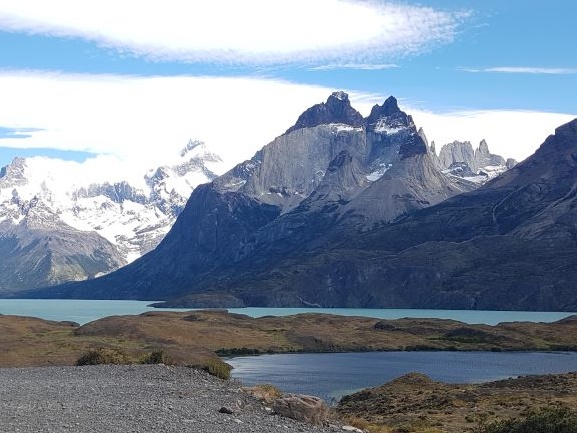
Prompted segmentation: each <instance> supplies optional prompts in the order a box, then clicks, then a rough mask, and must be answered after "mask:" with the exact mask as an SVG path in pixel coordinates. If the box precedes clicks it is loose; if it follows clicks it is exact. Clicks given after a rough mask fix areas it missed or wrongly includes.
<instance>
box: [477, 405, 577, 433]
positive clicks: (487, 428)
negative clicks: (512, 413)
mask: <svg viewBox="0 0 577 433" xmlns="http://www.w3.org/2000/svg"><path fill="white" fill-rule="evenodd" d="M474 432H475V433H575V432H577V411H575V410H571V409H568V408H547V409H542V410H540V411H537V412H532V413H530V414H528V415H527V416H526V417H525V418H522V419H519V418H511V419H508V420H504V421H496V422H493V423H490V424H487V425H481V426H479V427H478V428H477V429H475V430H474Z"/></svg>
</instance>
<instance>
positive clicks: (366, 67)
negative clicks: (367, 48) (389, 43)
mask: <svg viewBox="0 0 577 433" xmlns="http://www.w3.org/2000/svg"><path fill="white" fill-rule="evenodd" d="M399 67H400V66H399V65H395V64H394V63H385V64H379V63H342V64H341V63H332V64H330V65H321V66H314V67H312V68H308V69H309V71H333V70H337V69H356V70H363V71H379V70H382V69H395V68H399Z"/></svg>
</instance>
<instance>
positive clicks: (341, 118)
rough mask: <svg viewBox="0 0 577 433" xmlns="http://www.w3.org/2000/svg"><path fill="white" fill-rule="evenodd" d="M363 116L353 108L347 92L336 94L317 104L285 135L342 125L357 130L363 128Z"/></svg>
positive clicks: (301, 116)
mask: <svg viewBox="0 0 577 433" xmlns="http://www.w3.org/2000/svg"><path fill="white" fill-rule="evenodd" d="M363 121H364V120H363V116H362V115H361V113H359V112H358V111H357V110H355V109H354V108H353V107H352V106H351V102H350V101H349V95H348V94H346V93H345V92H334V93H333V94H332V95H331V96H329V98H328V99H327V102H323V103H321V104H316V105H313V106H312V107H310V108H309V109H307V110H306V111H305V112H304V113H303V114H301V115H300V116H299V118H298V119H297V121H296V123H295V124H294V125H293V126H291V127H290V128H289V129H287V131H286V132H285V134H288V133H289V132H292V131H295V130H297V129H301V128H312V127H314V126H318V125H325V124H331V123H342V124H345V125H349V126H352V127H355V128H359V127H362V126H363Z"/></svg>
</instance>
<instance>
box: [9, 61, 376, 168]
mask: <svg viewBox="0 0 577 433" xmlns="http://www.w3.org/2000/svg"><path fill="white" fill-rule="evenodd" d="M334 90H338V89H329V88H326V87H321V86H307V85H297V84H291V83H288V82H284V81H279V80H266V79H253V78H214V77H212V78H211V77H191V76H174V77H160V76H156V77H154V76H153V77H139V76H119V75H90V74H60V73H52V72H39V71H27V72H26V71H25V72H23V71H12V72H6V71H5V72H0V95H2V104H0V125H1V126H2V127H4V128H10V129H13V130H23V129H24V128H25V129H26V130H27V131H28V132H27V134H26V135H28V136H29V137H27V138H11V137H10V136H9V135H8V136H6V137H5V138H1V139H0V146H5V147H14V148H51V149H61V150H77V151H87V152H92V153H96V154H107V155H114V156H117V157H118V158H119V159H121V160H124V161H128V162H129V164H127V167H134V168H135V169H136V168H137V167H138V169H139V170H142V168H141V167H144V166H146V167H155V166H158V164H159V163H160V162H162V161H164V160H169V159H172V156H173V155H175V154H178V152H179V151H180V149H181V148H182V147H184V146H185V145H186V143H187V142H188V140H189V139H200V140H203V141H205V142H206V143H207V145H208V146H209V147H210V148H211V149H213V150H214V151H215V152H217V153H219V154H220V155H221V157H222V158H223V159H224V160H225V165H226V166H228V167H230V166H232V165H234V164H235V163H237V162H239V161H240V160H244V159H248V158H250V157H252V155H253V154H254V152H256V150H258V149H260V148H261V147H262V146H264V145H265V144H267V143H268V142H270V141H272V140H273V139H274V138H275V137H276V136H278V135H280V134H282V133H283V132H284V131H285V130H286V129H288V128H289V127H290V126H292V125H293V124H294V122H295V121H296V119H297V118H298V116H299V115H300V114H301V112H302V111H304V109H305V108H307V107H309V106H311V105H313V104H315V103H318V102H322V101H325V100H326V99H327V97H328V95H330V93H331V92H332V91H334ZM361 96H363V95H357V96H355V94H354V92H351V97H352V98H357V100H359V101H360V105H361V106H363V107H365V106H366V107H368V103H367V102H364V100H363V99H362V98H361ZM365 97H367V96H365ZM368 99H369V101H372V100H373V99H372V97H368Z"/></svg>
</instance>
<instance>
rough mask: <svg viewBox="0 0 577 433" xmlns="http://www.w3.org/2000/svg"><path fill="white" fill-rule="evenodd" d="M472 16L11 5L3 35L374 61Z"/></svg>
mask: <svg viewBox="0 0 577 433" xmlns="http://www.w3.org/2000/svg"><path fill="white" fill-rule="evenodd" d="M469 16H470V12H468V11H453V12H447V11H441V10H437V9H434V8H431V7H422V6H411V5H406V4H400V3H392V2H388V1H385V0H368V1H361V0H315V1H312V2H311V1H310V0H277V1H270V0H244V1H242V2H241V1H238V0H211V1H188V0H163V1H162V2H161V1H141V0H122V1H116V0H85V1H77V0H51V1H50V2H47V1H45V0H3V1H2V2H0V29H1V30H4V31H11V32H24V33H28V34H34V35H47V36H52V37H73V38H83V39H85V40H89V41H94V42H96V43H98V44H100V45H102V46H106V47H109V48H113V49H116V50H119V51H121V52H124V53H126V52H128V53H131V54H133V55H136V56H143V57H146V58H148V59H152V60H175V61H183V62H219V63H226V64H278V63H291V62H307V63H311V62H323V63H327V62H329V63H336V62H340V61H342V60H343V59H348V60H349V62H355V63H373V62H378V59H380V58H383V56H391V55H406V54H415V53H420V52H422V51H424V50H428V49H430V48H431V47H432V46H436V45H439V44H445V43H450V42H451V41H452V40H453V38H454V36H455V34H456V32H457V31H458V29H459V28H460V26H461V24H463V22H464V21H466V20H467V19H468V17H469Z"/></svg>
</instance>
